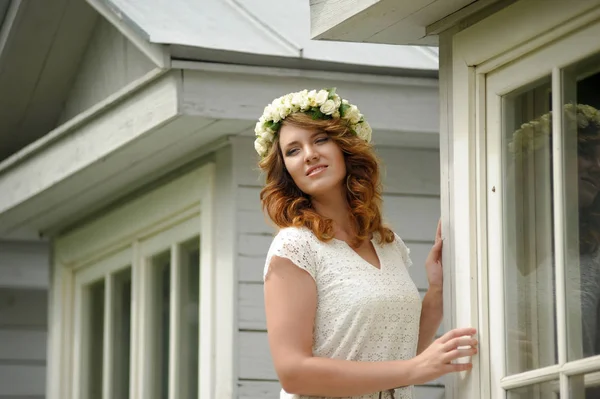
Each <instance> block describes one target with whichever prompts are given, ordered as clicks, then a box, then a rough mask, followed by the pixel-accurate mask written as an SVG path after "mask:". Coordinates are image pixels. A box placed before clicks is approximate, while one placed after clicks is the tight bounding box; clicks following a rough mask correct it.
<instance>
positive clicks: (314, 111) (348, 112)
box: [254, 88, 372, 158]
mask: <svg viewBox="0 0 600 399" xmlns="http://www.w3.org/2000/svg"><path fill="white" fill-rule="evenodd" d="M296 112H303V113H305V114H308V115H311V116H312V118H313V119H340V118H341V119H343V120H344V121H346V122H347V124H348V127H349V128H350V129H351V130H352V132H353V133H354V134H356V135H357V136H358V137H360V138H361V139H363V140H364V141H366V142H367V143H368V142H370V141H371V134H372V130H371V126H370V125H369V123H368V122H367V121H365V119H364V117H363V115H362V114H361V113H360V111H359V110H358V108H357V107H356V105H352V104H350V103H349V102H348V101H347V100H343V99H341V98H340V96H338V95H337V94H336V93H335V88H332V89H323V90H319V91H316V90H311V91H308V90H306V89H305V90H302V91H299V92H296V93H290V94H286V95H285V96H282V97H279V98H276V99H275V100H273V102H272V103H271V104H269V105H267V106H266V107H265V110H264V112H263V114H262V116H261V117H260V119H259V120H258V122H257V123H256V127H255V129H254V132H255V133H256V140H255V141H254V148H255V149H256V152H258V155H260V157H261V158H264V157H265V156H266V155H267V154H268V153H269V149H270V148H271V145H272V144H273V141H274V140H275V136H276V135H277V133H278V132H279V129H280V128H281V121H283V120H284V119H285V118H287V117H288V116H289V115H291V114H293V113H296Z"/></svg>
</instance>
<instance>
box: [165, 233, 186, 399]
mask: <svg viewBox="0 0 600 399" xmlns="http://www.w3.org/2000/svg"><path fill="white" fill-rule="evenodd" d="M171 242H173V241H171ZM170 273H171V281H170V287H169V289H170V297H169V332H170V335H171V339H170V341H169V355H168V356H169V393H168V395H169V398H168V399H176V398H179V397H180V395H181V392H182V386H181V383H183V381H182V378H181V377H180V376H181V366H182V364H183V362H182V359H181V357H180V356H179V354H180V353H181V347H182V345H183V342H182V328H181V319H182V317H181V313H182V312H181V310H182V298H183V293H182V288H181V287H182V285H183V284H182V283H183V281H182V277H183V273H184V271H183V265H182V262H181V245H178V244H177V243H173V244H172V245H171V270H170Z"/></svg>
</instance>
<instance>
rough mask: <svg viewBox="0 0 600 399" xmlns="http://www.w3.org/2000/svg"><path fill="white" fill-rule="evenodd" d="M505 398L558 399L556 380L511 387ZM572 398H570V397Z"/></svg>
mask: <svg viewBox="0 0 600 399" xmlns="http://www.w3.org/2000/svg"><path fill="white" fill-rule="evenodd" d="M506 398H507V399H559V398H560V392H559V384H558V381H549V382H543V383H540V384H534V385H529V386H526V387H522V388H517V389H511V390H510V391H508V392H507V395H506ZM571 399H572V398H571Z"/></svg>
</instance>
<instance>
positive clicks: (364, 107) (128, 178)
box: [0, 62, 439, 239]
mask: <svg viewBox="0 0 600 399" xmlns="http://www.w3.org/2000/svg"><path fill="white" fill-rule="evenodd" d="M172 66H173V68H174V69H173V70H171V71H165V70H163V69H160V68H157V69H156V70H155V71H153V72H150V73H149V74H148V75H146V76H144V77H143V78H141V79H139V80H138V81H135V82H133V83H132V84H130V86H128V87H126V88H124V89H123V90H122V91H120V92H118V93H116V94H114V95H113V96H111V97H110V98H108V99H107V100H106V101H104V102H102V103H99V104H97V106H95V107H93V108H92V109H90V110H88V111H86V112H85V113H83V114H81V115H80V116H78V117H76V118H75V119H73V120H71V121H69V122H67V123H66V124H64V125H61V126H59V127H58V128H57V129H55V130H54V131H53V132H51V133H50V134H48V135H47V136H45V137H44V138H43V139H42V140H38V141H36V142H35V143H33V144H31V145H30V146H28V147H26V148H24V149H23V150H22V151H20V152H18V153H17V154H15V155H13V156H12V157H11V158H8V159H7V160H5V161H3V162H2V163H0V193H2V195H1V196H0V237H2V238H12V239H32V238H37V237H38V235H39V234H40V233H41V234H44V235H50V236H52V235H55V234H56V233H57V232H60V231H62V230H63V229H64V228H65V227H68V226H70V225H72V224H73V223H75V222H77V221H80V220H82V219H84V218H87V217H89V216H90V215H92V214H95V213H96V212H98V211H99V210H101V209H103V208H104V207H106V206H108V205H109V204H111V203H114V201H116V200H118V199H121V198H123V197H124V196H126V195H128V194H129V193H131V192H133V191H135V190H137V189H139V188H140V187H142V186H144V185H146V184H149V183H151V182H153V181H155V180H156V179H157V178H159V177H160V176H162V175H165V174H167V173H169V172H171V171H173V170H175V169H177V168H179V167H181V166H182V165H184V164H187V163H189V162H191V161H193V160H196V159H198V158H200V157H202V155H203V154H208V153H211V152H213V151H215V149H217V148H219V147H220V146H222V145H224V144H227V142H228V137H230V136H236V135H242V136H244V135H247V136H252V135H253V128H254V124H255V121H256V119H257V117H258V116H260V114H261V113H262V110H263V107H264V106H265V104H267V103H268V102H270V101H271V100H272V99H273V98H275V97H277V96H279V95H281V93H285V92H290V91H295V90H300V89H302V88H305V87H308V88H313V87H314V88H319V87H328V86H330V85H335V86H337V87H338V88H339V90H338V91H339V92H340V93H341V94H342V95H343V96H344V97H345V98H348V99H349V100H350V101H351V102H356V103H358V104H361V111H362V112H363V113H364V114H365V115H367V117H368V119H369V121H370V123H371V125H372V126H373V129H374V132H375V133H374V140H375V142H376V143H378V144H382V145H386V144H392V145H403V146H410V147H421V148H423V147H428V148H436V147H437V146H438V142H439V138H438V123H437V116H438V101H437V98H438V87H437V80H435V79H416V78H400V77H391V76H376V75H359V74H344V73H330V72H314V71H305V70H290V69H277V68H265V67H247V66H235V65H218V64H212V63H207V64H202V63H192V62H174V64H173V65H172ZM258 180H259V176H258V174H257V181H258Z"/></svg>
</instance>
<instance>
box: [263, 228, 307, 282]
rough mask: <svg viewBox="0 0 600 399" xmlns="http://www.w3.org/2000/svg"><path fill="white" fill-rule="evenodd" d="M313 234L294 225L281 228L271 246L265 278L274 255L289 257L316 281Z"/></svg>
mask: <svg viewBox="0 0 600 399" xmlns="http://www.w3.org/2000/svg"><path fill="white" fill-rule="evenodd" d="M311 234H312V233H311V232H309V231H305V230H302V229H298V228H293V227H290V228H286V229H283V230H281V231H280V232H279V233H278V234H277V235H276V236H275V238H274V239H273V242H272V243H271V247H270V248H269V253H268V254H267V260H266V262H265V269H264V272H263V279H264V278H265V277H266V276H267V273H268V271H269V267H270V265H271V259H272V258H273V256H279V257H281V258H286V259H289V260H290V261H292V263H294V264H295V265H296V266H298V267H299V268H301V269H303V270H306V271H307V272H308V274H310V275H311V276H312V278H313V279H314V280H315V281H316V277H317V270H316V269H317V267H316V262H315V256H314V251H313V249H312V245H311V236H310V235H311Z"/></svg>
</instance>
